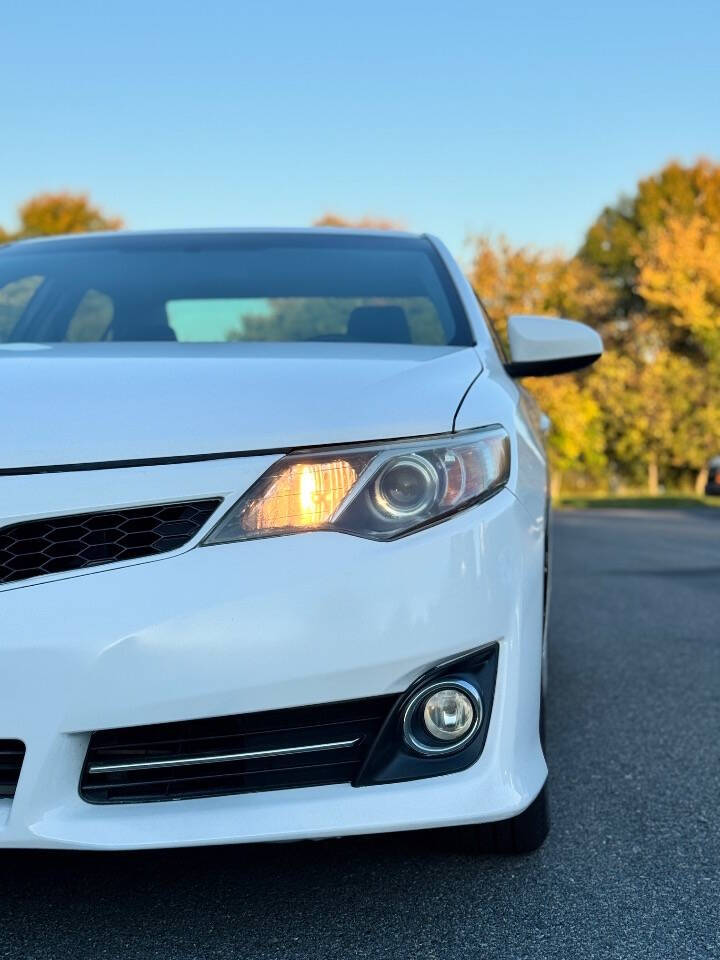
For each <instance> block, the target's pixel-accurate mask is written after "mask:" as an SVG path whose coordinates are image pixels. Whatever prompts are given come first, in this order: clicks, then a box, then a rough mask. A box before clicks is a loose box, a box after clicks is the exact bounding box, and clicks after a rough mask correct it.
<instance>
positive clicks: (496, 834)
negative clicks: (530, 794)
mask: <svg viewBox="0 0 720 960" xmlns="http://www.w3.org/2000/svg"><path fill="white" fill-rule="evenodd" d="M479 829H480V831H481V832H482V831H484V832H485V836H481V837H479V838H478V840H479V843H480V846H481V848H482V847H483V846H484V849H483V850H482V852H486V853H500V854H506V855H513V854H523V853H533V852H534V851H535V850H538V849H539V848H540V847H541V846H542V845H543V843H544V842H545V838H546V837H547V835H548V833H549V832H550V806H549V803H548V788H547V784H545V786H544V787H543V788H542V790H541V791H540V793H539V794H538V795H537V797H535V799H534V800H533V802H532V803H531V804H530V806H529V807H528V808H527V810H524V811H523V812H522V813H519V814H518V815H517V816H516V817H511V818H510V819H509V820H500V821H498V823H488V824H486V825H485V826H484V827H480V828H479Z"/></svg>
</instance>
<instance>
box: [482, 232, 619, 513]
mask: <svg viewBox="0 0 720 960" xmlns="http://www.w3.org/2000/svg"><path fill="white" fill-rule="evenodd" d="M470 281H471V283H472V285H473V287H474V289H475V290H476V292H477V294H478V295H479V297H480V299H481V300H482V301H483V304H484V306H485V307H486V309H487V310H488V312H489V313H490V316H491V319H492V321H493V324H494V326H495V328H496V330H497V332H498V334H499V335H500V337H501V339H505V331H506V327H507V318H508V317H509V316H510V315H511V314H513V313H539V314H556V315H557V314H560V315H565V316H573V317H577V318H578V319H583V320H585V321H586V322H589V323H593V324H594V325H597V324H598V323H599V322H600V321H601V320H602V318H603V317H604V314H605V311H606V309H607V307H608V304H609V303H610V302H611V300H612V296H611V293H610V292H609V291H608V290H607V289H606V285H605V284H603V282H602V281H601V280H600V278H599V277H598V276H597V273H596V271H595V270H594V269H593V268H592V267H591V266H590V265H588V264H585V263H583V262H582V261H580V260H577V259H575V258H573V259H570V260H567V259H565V258H563V257H562V256H560V255H548V254H544V253H542V252H540V251H537V250H533V249H530V248H522V247H521V248H515V247H513V246H512V245H511V244H510V243H509V242H508V241H507V240H506V239H505V238H503V237H501V238H499V240H497V241H496V242H493V241H492V240H491V239H490V238H488V237H479V238H477V239H476V243H475V256H474V258H473V262H472V265H471V268H470ZM583 380H584V378H583V376H582V375H580V376H570V375H566V376H562V377H555V378H549V379H547V380H543V379H537V380H527V381H526V386H527V387H528V389H529V390H530V391H531V393H533V394H534V396H535V397H536V399H537V400H538V402H539V404H540V406H541V408H542V409H543V411H544V412H545V413H546V414H547V415H548V417H549V418H550V421H551V429H550V435H549V443H548V449H549V456H550V465H551V482H552V487H553V494H554V495H555V496H557V495H558V494H559V492H560V485H561V481H562V478H563V476H567V475H568V474H572V473H574V474H576V475H578V476H582V475H585V476H589V477H593V476H594V477H595V478H597V477H598V476H599V474H600V471H601V470H602V468H603V466H604V462H605V457H604V440H603V429H602V418H601V412H600V408H599V406H598V404H597V401H596V400H595V398H594V397H593V396H592V395H591V394H590V393H589V392H588V391H587V390H585V389H584V388H583Z"/></svg>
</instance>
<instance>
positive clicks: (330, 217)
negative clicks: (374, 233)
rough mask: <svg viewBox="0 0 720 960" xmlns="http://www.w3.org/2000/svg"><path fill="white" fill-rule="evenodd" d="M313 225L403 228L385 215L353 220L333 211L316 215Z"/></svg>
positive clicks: (372, 228)
mask: <svg viewBox="0 0 720 960" xmlns="http://www.w3.org/2000/svg"><path fill="white" fill-rule="evenodd" d="M313 226H314V227H352V228H354V229H360V230H403V229H404V227H403V225H402V224H401V223H400V222H399V221H396V220H390V219H387V218H385V217H372V216H367V217H360V218H358V219H355V220H353V219H352V218H348V217H343V216H341V215H340V214H339V213H333V212H332V211H329V212H328V213H324V214H323V215H322V216H321V217H318V218H317V220H314V221H313Z"/></svg>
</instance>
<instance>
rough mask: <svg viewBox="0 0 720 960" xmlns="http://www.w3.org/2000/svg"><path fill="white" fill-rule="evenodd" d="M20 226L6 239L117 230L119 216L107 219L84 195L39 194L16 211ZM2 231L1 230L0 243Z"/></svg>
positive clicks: (64, 193) (120, 223)
mask: <svg viewBox="0 0 720 960" xmlns="http://www.w3.org/2000/svg"><path fill="white" fill-rule="evenodd" d="M18 217H19V220H20V227H19V229H18V230H17V231H15V232H14V233H12V234H8V233H6V234H5V239H6V240H21V239H25V238H26V237H41V236H49V235H54V234H62V233H87V232H92V231H95V230H118V229H119V228H120V227H122V226H123V221H122V220H121V219H120V218H119V217H109V216H106V215H105V214H104V213H103V212H102V211H101V210H100V209H99V208H98V207H96V206H94V205H93V204H92V203H91V202H90V198H89V196H88V195H87V194H85V193H66V192H62V193H41V194H38V195H37V196H35V197H31V198H30V200H28V201H27V202H26V203H24V204H23V205H22V206H21V207H20V208H19V210H18ZM2 234H3V231H2V230H0V242H2V239H3V238H2Z"/></svg>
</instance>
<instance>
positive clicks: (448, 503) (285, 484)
mask: <svg viewBox="0 0 720 960" xmlns="http://www.w3.org/2000/svg"><path fill="white" fill-rule="evenodd" d="M509 473H510V443H509V440H508V436H507V434H506V433H505V431H504V430H503V429H502V428H501V427H489V428H486V429H483V430H469V431H467V432H465V433H459V434H447V435H445V436H439V437H432V438H426V439H422V440H414V441H413V440H410V441H401V442H390V443H383V444H377V445H362V446H360V445H358V446H353V447H343V448H340V447H336V448H333V449H326V450H323V451H322V452H319V451H313V450H308V451H305V452H299V453H295V454H291V455H289V456H287V457H283V458H282V459H281V460H278V461H277V462H276V463H274V464H273V465H272V466H271V467H270V469H269V470H267V471H266V472H265V473H264V474H263V476H262V477H260V479H259V480H258V481H257V482H256V483H255V484H253V486H252V487H251V488H250V489H249V490H248V491H247V493H245V494H244V495H243V496H242V497H241V498H240V500H239V501H238V502H237V503H236V504H235V506H234V507H232V509H231V510H230V511H229V512H228V513H227V514H226V515H225V516H224V517H223V518H222V520H221V521H220V523H219V524H218V525H217V526H216V527H215V529H214V530H213V531H212V532H211V533H210V535H209V536H208V537H207V539H206V540H205V543H206V544H212V543H230V542H232V541H235V540H251V539H254V538H257V537H269V536H279V535H282V534H289V533H304V532H307V531H310V530H336V531H339V532H342V533H351V534H354V535H356V536H359V537H368V538H370V539H374V540H392V539H393V538H394V537H399V536H402V535H404V534H406V533H410V532H411V531H412V530H417V529H418V528H419V527H423V526H426V525H427V524H429V523H435V522H437V521H438V520H441V519H443V518H444V517H447V516H449V515H450V514H452V513H456V512H457V511H458V510H462V509H464V508H465V507H469V506H471V505H472V504H474V503H477V502H479V501H480V500H484V499H487V498H488V497H490V496H492V495H493V494H494V493H496V492H497V491H498V490H500V488H501V487H503V486H504V485H505V484H506V483H507V479H508V476H509Z"/></svg>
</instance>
